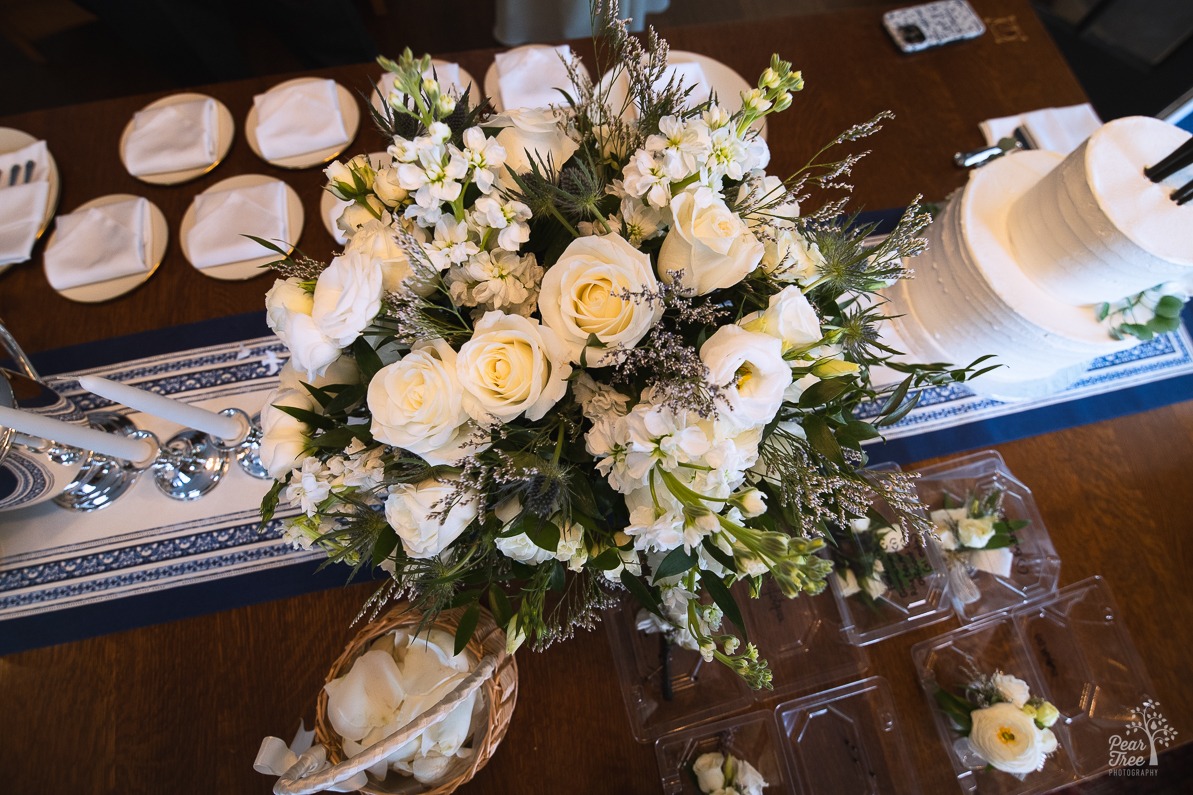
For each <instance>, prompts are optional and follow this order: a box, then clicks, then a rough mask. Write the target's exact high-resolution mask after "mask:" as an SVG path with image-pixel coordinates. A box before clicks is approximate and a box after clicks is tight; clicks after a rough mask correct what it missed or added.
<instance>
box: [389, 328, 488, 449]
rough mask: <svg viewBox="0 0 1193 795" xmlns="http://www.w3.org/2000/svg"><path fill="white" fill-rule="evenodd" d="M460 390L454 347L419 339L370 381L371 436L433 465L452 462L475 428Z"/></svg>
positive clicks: (443, 342)
mask: <svg viewBox="0 0 1193 795" xmlns="http://www.w3.org/2000/svg"><path fill="white" fill-rule="evenodd" d="M461 393H462V390H461V389H460V381H459V379H458V378H457V377H456V352H455V351H454V350H452V347H451V346H450V345H448V344H447V343H446V342H445V341H443V340H429V341H424V342H419V343H417V344H415V346H414V348H413V349H412V350H411V351H410V353H409V354H407V355H406V357H405V358H403V359H401V360H400V361H397V362H394V363H393V364H389V365H386V366H385V367H382V368H381V369H380V370H379V371H378V372H377V374H376V375H375V376H373V380H372V381H370V382H369V390H368V404H369V412H370V413H371V414H372V415H373V425H372V432H373V437H374V438H375V439H377V440H379V441H382V442H385V443H386V444H392V445H395V446H396V447H401V448H403V449H405V450H409V451H410V452H412V453H416V454H418V455H420V456H422V457H423V459H424V460H425V461H426V462H427V463H429V464H451V463H453V462H455V461H456V460H458V459H459V458H460V457H461V456H462V455H463V454H464V451H465V449H466V442H467V440H468V436H469V433H470V430H471V423H470V418H469V416H468V412H466V411H464V406H463V402H462V400H461Z"/></svg>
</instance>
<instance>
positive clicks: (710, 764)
mask: <svg viewBox="0 0 1193 795" xmlns="http://www.w3.org/2000/svg"><path fill="white" fill-rule="evenodd" d="M724 764H725V757H724V755H723V754H719V753H717V752H716V751H710V752H709V753H707V754H701V755H700V756H698V757H696V761H695V762H693V763H692V774H693V775H695V776H696V785H697V786H698V787H700V791H701V792H717V791H718V790H720V789H722V788H723V787H724V786H725V773H724V772H723V771H722V770H721V766H722V765H724Z"/></svg>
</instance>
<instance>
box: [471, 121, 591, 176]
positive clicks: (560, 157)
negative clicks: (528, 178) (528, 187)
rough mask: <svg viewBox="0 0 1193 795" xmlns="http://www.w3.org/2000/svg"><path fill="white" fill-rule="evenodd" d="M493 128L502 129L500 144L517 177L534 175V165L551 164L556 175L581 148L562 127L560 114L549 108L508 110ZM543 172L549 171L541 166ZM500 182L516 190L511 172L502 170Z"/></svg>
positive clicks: (491, 124)
mask: <svg viewBox="0 0 1193 795" xmlns="http://www.w3.org/2000/svg"><path fill="white" fill-rule="evenodd" d="M490 126H493V127H498V126H499V127H501V128H502V129H501V132H499V133H497V143H499V144H501V146H502V148H504V149H505V166H506V168H507V169H512V170H513V172H514V173H515V174H525V173H527V172H529V171H530V164H531V163H532V162H533V163H536V164H538V163H540V161H541V163H544V164H545V163H547V162H548V160H549V161H550V163H551V167H552V168H553V169H555V170H556V171H558V170H559V168H560V166H562V165H563V164H564V163H566V162H567V161H568V159H569V158H571V156H572V155H573V154H575V153H576V150H577V149H579V148H580V147H579V145H578V144H577V143H576V142H575V141H573V140H572V139H571V137H569V136H568V134H567V132H566V131H565V130H564V129H563V128H562V127H561V126H560V124H559V120H558V118H557V117H556V114H555V113H554V112H553V111H551V110H549V109H547V108H518V109H514V110H507V111H505V112H504V113H501V114H499V115H497V116H494V117H493V118H492V119H491V120H490ZM539 169H540V170H545V168H544V167H543V166H542V165H540V166H539ZM497 182H498V184H499V185H501V186H502V187H505V188H512V187H515V185H514V181H513V180H512V179H511V178H510V175H509V171H507V170H505V169H502V171H501V172H500V173H499V174H498V175H497Z"/></svg>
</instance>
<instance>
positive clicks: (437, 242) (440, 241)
mask: <svg viewBox="0 0 1193 795" xmlns="http://www.w3.org/2000/svg"><path fill="white" fill-rule="evenodd" d="M468 232H469V229H468V224H466V223H465V222H463V221H457V220H456V219H455V218H452V217H451V216H448V215H445V216H443V217H442V218H440V219H439V222H438V223H436V224H435V234H434V237H432V238H431V240H430V241H429V242H428V243H425V244H423V250H424V251H426V252H427V259H429V260H430V261H431V264H432V265H434V266H435V267H436V268H438V269H439V270H441V271H442V270H447V268H448V267H450V266H452V265H459V264H460V263H462V262H465V261H467V259H468V258H469V257H471V256H472V255H473V254H476V253H477V251H479V248H478V246H477V245H476V242H475V241H473V240H471V239H470V237H469V234H468Z"/></svg>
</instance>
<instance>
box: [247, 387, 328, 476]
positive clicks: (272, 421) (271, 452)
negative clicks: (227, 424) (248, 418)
mask: <svg viewBox="0 0 1193 795" xmlns="http://www.w3.org/2000/svg"><path fill="white" fill-rule="evenodd" d="M278 406H287V407H289V408H297V409H305V410H307V411H318V410H319V409H318V406H317V405H316V403H315V399H314V398H313V397H311V395H310V393H309V392H307V391H306V390H305V389H278V390H276V391H274V392H273V393H271V394H270V395H269V396H268V397H267V398H265V407H264V408H262V409H261V464H262V465H263V466H264V467H265V468H266V470H268V471H269V476H270V477H271V478H274V479H275V480H276V479H278V478H281V477H285V475H286V473H287V472H289V471H290V470H292V469H295V468H296V467H299V466H301V465H302V462H303V459H305V458H306V457H307V455H308V454H309V452H310V450H309V445H310V440H309V438H308V435H309V434H310V432H311V428H310V426H308V425H307V424H306V423H305V422H302V421H301V420H298V419H296V418H294V417H292V416H290V415H289V414H287V413H286V412H284V411H282V410H281V409H279V408H277V407H278Z"/></svg>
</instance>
